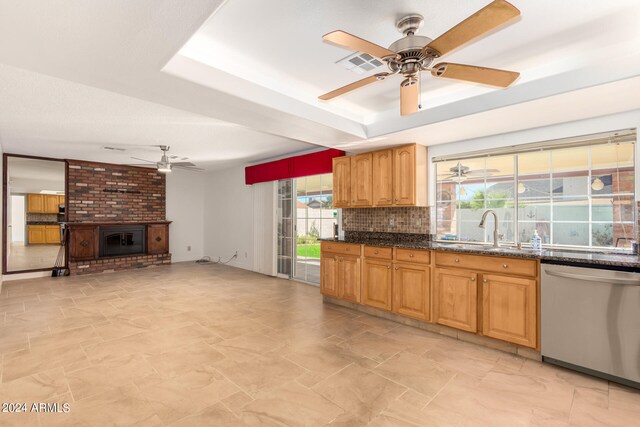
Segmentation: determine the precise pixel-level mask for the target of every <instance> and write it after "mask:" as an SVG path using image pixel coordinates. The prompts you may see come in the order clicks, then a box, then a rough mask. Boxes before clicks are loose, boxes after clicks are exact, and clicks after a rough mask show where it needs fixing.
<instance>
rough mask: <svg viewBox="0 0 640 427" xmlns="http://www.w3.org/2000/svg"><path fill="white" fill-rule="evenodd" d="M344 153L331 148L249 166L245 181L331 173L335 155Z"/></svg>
mask: <svg viewBox="0 0 640 427" xmlns="http://www.w3.org/2000/svg"><path fill="white" fill-rule="evenodd" d="M344 154H345V153H344V151H342V150H336V149H334V148H330V149H328V150H325V151H319V152H317V153H311V154H304V155H302V156H294V157H288V158H286V159H281V160H276V161H273V162H268V163H261V164H259V165H254V166H247V167H246V168H245V170H244V176H245V183H246V184H247V185H252V184H256V183H258V182H268V181H277V180H279V179H289V178H299V177H301V176H309V175H319V174H322V173H331V172H332V170H333V165H332V159H333V158H334V157H340V156H344Z"/></svg>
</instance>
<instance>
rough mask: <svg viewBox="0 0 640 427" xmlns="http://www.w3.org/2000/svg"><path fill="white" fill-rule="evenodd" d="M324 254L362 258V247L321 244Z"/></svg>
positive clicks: (356, 245)
mask: <svg viewBox="0 0 640 427" xmlns="http://www.w3.org/2000/svg"><path fill="white" fill-rule="evenodd" d="M320 249H321V250H322V252H331V253H334V254H344V255H356V256H360V245H358V244H355V243H337V242H321V243H320Z"/></svg>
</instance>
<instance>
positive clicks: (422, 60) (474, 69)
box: [319, 0, 520, 116]
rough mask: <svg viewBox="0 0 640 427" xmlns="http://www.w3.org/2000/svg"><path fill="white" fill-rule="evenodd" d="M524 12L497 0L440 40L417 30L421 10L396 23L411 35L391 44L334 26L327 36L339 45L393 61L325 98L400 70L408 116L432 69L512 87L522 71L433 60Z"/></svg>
mask: <svg viewBox="0 0 640 427" xmlns="http://www.w3.org/2000/svg"><path fill="white" fill-rule="evenodd" d="M519 15H520V11H519V10H518V9H517V8H516V7H515V6H513V5H512V4H510V3H509V2H506V1H504V0H494V1H493V2H491V3H490V4H489V5H487V6H486V7H484V8H482V9H480V10H479V11H477V12H476V13H474V14H473V15H471V16H470V17H468V18H467V19H465V20H464V21H462V22H460V23H459V24H458V25H456V26H455V27H453V28H451V29H450V30H449V31H447V32H445V33H444V34H442V35H441V36H440V37H438V38H436V39H435V40H431V39H430V38H429V37H425V36H417V35H416V34H415V33H416V31H417V30H418V29H419V28H420V27H421V26H422V23H423V17H422V16H421V15H409V16H405V17H404V18H402V19H400V20H399V21H398V22H397V24H396V26H397V28H398V31H400V32H402V33H403V34H404V35H405V37H403V38H401V39H400V40H397V41H395V42H393V43H392V44H391V46H389V48H388V49H387V48H384V47H382V46H379V45H377V44H375V43H371V42H370V41H367V40H364V39H361V38H360V37H356V36H354V35H352V34H349V33H347V32H345V31H341V30H338V31H333V32H331V33H329V34H326V35H324V36H323V37H322V38H323V39H324V40H325V41H328V42H330V43H333V44H336V45H338V46H342V47H344V48H347V49H350V50H353V51H356V52H363V53H368V54H369V55H371V56H374V57H376V58H379V59H381V60H382V61H384V62H385V63H386V64H387V67H388V68H389V71H387V72H382V73H378V74H374V75H372V76H369V77H366V78H364V79H362V80H358V81H356V82H354V83H351V84H348V85H346V86H343V87H341V88H339V89H336V90H334V91H331V92H329V93H326V94H324V95H322V96H320V97H319V98H320V99H321V100H329V99H332V98H335V97H337V96H340V95H342V94H345V93H347V92H350V91H352V90H355V89H358V88H360V87H362V86H366V85H368V84H370V83H374V82H377V81H381V80H384V79H386V78H388V77H391V76H393V75H396V74H400V75H402V76H403V77H404V80H403V81H402V82H401V83H400V114H401V115H403V116H406V115H409V114H413V113H416V112H418V110H419V109H420V105H419V103H420V72H421V71H429V72H431V75H432V76H434V77H444V78H450V79H455V80H463V81H468V82H474V83H480V84H486V85H490V86H496V87H500V88H506V87H508V86H510V85H511V84H512V83H513V82H514V81H515V80H516V79H517V78H518V77H519V76H520V73H517V72H514V71H506V70H498V69H495V68H486V67H478V66H475V65H464V64H453V63H447V62H441V63H438V64H436V65H434V66H431V64H432V63H433V61H434V60H435V59H436V58H440V57H442V56H444V55H446V54H447V53H449V52H451V51H452V50H454V49H456V48H458V47H460V46H462V45H464V44H465V43H468V42H470V41H471V40H473V39H475V38H477V37H480V36H481V35H483V34H486V33H488V32H490V31H492V30H494V29H496V28H497V27H499V26H501V25H503V24H505V23H507V22H509V21H511V20H512V19H514V18H516V17H518V16H519Z"/></svg>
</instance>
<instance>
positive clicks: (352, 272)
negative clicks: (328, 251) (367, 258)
mask: <svg viewBox="0 0 640 427" xmlns="http://www.w3.org/2000/svg"><path fill="white" fill-rule="evenodd" d="M360 267H361V266H360V257H359V256H341V257H339V258H338V297H339V298H341V299H343V300H345V301H351V302H360Z"/></svg>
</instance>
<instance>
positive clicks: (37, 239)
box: [27, 225, 47, 245]
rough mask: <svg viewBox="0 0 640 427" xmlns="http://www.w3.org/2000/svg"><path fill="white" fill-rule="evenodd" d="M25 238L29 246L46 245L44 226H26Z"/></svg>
mask: <svg viewBox="0 0 640 427" xmlns="http://www.w3.org/2000/svg"><path fill="white" fill-rule="evenodd" d="M27 238H28V239H29V244H30V245H42V244H45V243H47V237H46V235H45V232H44V225H27Z"/></svg>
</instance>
